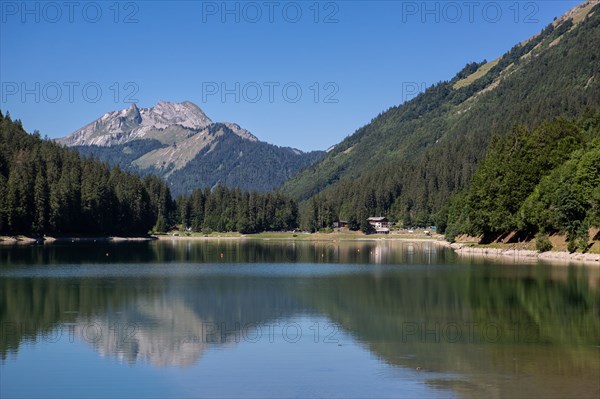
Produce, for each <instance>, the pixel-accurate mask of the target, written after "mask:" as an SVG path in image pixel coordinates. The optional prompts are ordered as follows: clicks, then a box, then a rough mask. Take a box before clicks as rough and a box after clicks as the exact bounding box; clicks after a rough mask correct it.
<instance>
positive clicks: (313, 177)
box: [282, 0, 600, 228]
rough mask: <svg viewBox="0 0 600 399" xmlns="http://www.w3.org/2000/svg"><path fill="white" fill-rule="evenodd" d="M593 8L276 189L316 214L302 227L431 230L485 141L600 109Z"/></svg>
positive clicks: (399, 110)
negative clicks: (334, 224) (341, 222)
mask: <svg viewBox="0 0 600 399" xmlns="http://www.w3.org/2000/svg"><path fill="white" fill-rule="evenodd" d="M598 4H599V1H597V0H594V1H586V2H584V3H582V4H580V5H579V6H577V7H575V8H574V9H572V10H571V11H569V12H568V13H567V14H565V15H564V16H562V17H560V18H557V19H555V20H554V21H553V22H552V23H551V24H550V25H548V26H547V27H546V28H545V29H543V30H542V32H540V33H539V34H537V35H535V36H534V37H532V38H530V39H528V40H525V41H524V42H522V43H520V44H517V45H516V46H514V47H513V48H512V49H511V50H510V51H509V52H507V53H506V54H504V55H503V56H501V57H499V58H498V59H496V60H493V61H491V62H487V61H483V62H480V63H471V64H468V65H466V67H465V68H464V69H463V70H462V71H460V72H459V73H458V74H457V75H456V76H455V77H454V78H453V79H451V80H449V81H445V82H440V83H438V84H436V85H434V86H432V87H430V88H429V89H427V90H426V91H425V92H423V93H421V94H420V95H418V96H417V97H415V98H414V99H412V100H411V101H408V102H406V103H404V104H402V105H399V106H395V107H392V108H390V109H389V110H387V111H386V112H383V113H381V114H380V115H378V116H377V117H375V118H374V119H373V120H372V121H371V122H370V123H369V124H368V125H366V126H363V127H361V128H360V129H358V130H357V131H356V132H355V133H354V134H352V135H350V136H349V137H347V138H346V139H345V140H343V141H342V142H341V143H339V144H338V145H336V146H335V147H334V148H333V149H331V151H329V152H328V153H327V154H326V155H325V156H324V157H323V159H322V160H321V161H319V162H317V163H315V164H314V165H312V166H311V167H309V168H307V169H305V170H304V171H302V172H300V173H299V174H297V175H296V176H294V177H293V178H292V179H290V180H289V181H288V182H286V183H285V184H284V186H283V188H282V190H284V191H285V192H286V193H290V194H292V195H294V196H296V197H297V198H299V199H302V200H308V199H311V200H310V201H306V202H305V212H303V213H304V214H306V215H314V214H317V217H316V223H317V226H310V227H317V228H318V227H322V226H325V225H328V224H329V223H330V222H331V221H332V220H334V219H336V218H338V217H340V218H342V219H346V220H351V221H352V220H357V221H358V220H362V219H364V218H365V217H366V216H367V217H368V216H372V215H374V214H377V215H386V216H388V217H390V218H391V219H393V220H397V221H403V222H404V223H405V224H409V225H411V224H428V223H433V222H434V221H435V220H434V219H435V218H434V216H435V215H436V214H437V213H438V211H439V210H440V209H442V207H443V206H444V205H445V204H447V201H448V198H449V197H450V195H451V194H452V193H454V192H456V191H458V190H461V189H462V188H465V187H468V185H469V184H470V181H471V177H472V176H473V174H474V172H475V170H476V168H477V164H478V163H479V161H480V160H482V159H483V157H484V156H485V153H486V151H487V148H488V146H489V144H490V142H491V141H492V137H494V136H496V135H498V136H504V135H507V134H508V133H509V132H510V131H511V129H512V128H513V127H514V126H515V125H522V126H524V127H526V128H531V127H533V126H537V125H538V124H540V123H542V122H544V121H547V120H550V119H553V118H556V117H561V116H562V117H567V118H577V117H579V116H580V115H581V114H582V113H583V112H584V111H585V110H587V109H597V108H598V107H600V6H599V5H598ZM310 217H311V218H312V220H313V221H314V220H315V218H313V217H312V216H310ZM304 227H305V228H307V227H309V226H306V225H304Z"/></svg>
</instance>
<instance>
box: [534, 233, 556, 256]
mask: <svg viewBox="0 0 600 399" xmlns="http://www.w3.org/2000/svg"><path fill="white" fill-rule="evenodd" d="M535 248H536V249H537V250H538V251H540V252H548V251H550V250H552V243H551V242H550V238H548V234H545V233H539V234H537V235H536V236H535Z"/></svg>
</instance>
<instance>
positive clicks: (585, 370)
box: [0, 241, 600, 398]
mask: <svg viewBox="0 0 600 399" xmlns="http://www.w3.org/2000/svg"><path fill="white" fill-rule="evenodd" d="M0 318H1V320H0V323H1V325H0V327H1V330H0V333H1V335H0V355H1V357H2V362H1V366H0V397H2V398H11V397H44V398H47V397H60V398H68V397H73V398H75V397H76V398H84V397H94V398H97V397H102V398H104V397H119V398H129V397H140V398H148V397H228V398H230V397H277V398H280V397H343V398H354V397H394V398H397V397H410V398H413V397H432V398H434V397H467V398H481V397H486V398H495V397H498V398H500V397H501V398H505V397H519V398H522V397H538V398H552V397H557V398H565V397H577V398H585V397H591V398H596V397H598V396H599V395H600V268H598V267H582V266H551V265H547V264H538V263H527V264H511V263H504V264H501V263H494V261H493V260H489V259H479V258H477V259H469V258H461V257H458V256H457V255H456V254H454V253H452V252H451V251H448V250H444V249H442V248H439V247H436V246H433V245H432V244H427V243H423V244H407V243H400V242H354V243H347V242H342V243H305V242H296V243H293V242H275V241H265V242H239V241H220V242H192V241H189V242H185V241H178V242H170V241H161V242H152V243H137V244H130V243H127V244H112V245H110V244H96V245H90V244H71V245H46V246H31V247H0Z"/></svg>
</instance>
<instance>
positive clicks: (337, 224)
mask: <svg viewBox="0 0 600 399" xmlns="http://www.w3.org/2000/svg"><path fill="white" fill-rule="evenodd" d="M333 227H334V228H336V229H337V228H340V229H343V228H347V227H348V222H347V221H346V220H340V221H338V222H333Z"/></svg>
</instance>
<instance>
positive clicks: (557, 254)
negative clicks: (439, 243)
mask: <svg viewBox="0 0 600 399" xmlns="http://www.w3.org/2000/svg"><path fill="white" fill-rule="evenodd" d="M446 244H447V247H448V248H451V249H452V250H453V251H454V252H455V253H457V254H458V255H463V256H466V255H475V256H478V257H482V258H488V257H489V258H503V259H507V258H513V259H515V260H530V261H531V260H543V261H549V262H561V263H571V262H572V263H584V264H586V265H596V266H600V254H584V253H580V252H573V253H570V252H565V251H548V252H538V251H532V250H527V249H502V248H482V247H472V246H468V245H465V244H461V243H454V244H450V243H448V242H446Z"/></svg>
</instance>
